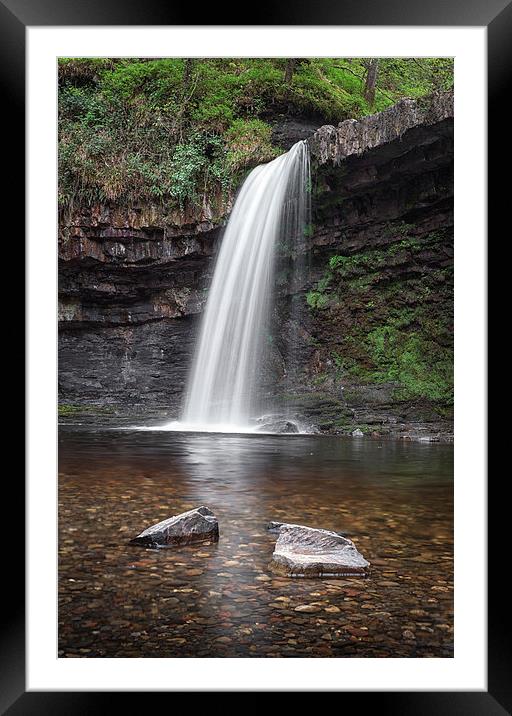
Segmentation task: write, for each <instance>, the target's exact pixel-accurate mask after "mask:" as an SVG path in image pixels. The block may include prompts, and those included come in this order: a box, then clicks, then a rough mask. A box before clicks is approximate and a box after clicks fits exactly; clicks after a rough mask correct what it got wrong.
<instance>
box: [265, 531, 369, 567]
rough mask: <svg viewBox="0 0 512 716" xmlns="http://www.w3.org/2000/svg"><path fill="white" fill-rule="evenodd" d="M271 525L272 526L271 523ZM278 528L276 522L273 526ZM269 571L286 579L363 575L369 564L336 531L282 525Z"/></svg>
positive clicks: (352, 545)
mask: <svg viewBox="0 0 512 716" xmlns="http://www.w3.org/2000/svg"><path fill="white" fill-rule="evenodd" d="M271 524H272V523H271ZM273 524H275V525H279V523H273ZM274 529H278V530H279V537H278V539H277V542H276V546H275V549H274V554H273V555H272V562H271V568H272V569H273V571H275V572H277V573H278V574H282V575H284V576H287V577H345V576H352V575H360V576H364V575H366V574H367V572H368V568H369V566H370V563H369V562H367V561H366V559H365V558H364V557H363V556H362V554H360V553H359V552H358V550H357V548H356V546H355V544H354V543H353V542H352V541H351V540H349V539H347V538H346V537H342V536H341V535H339V534H337V533H336V532H330V531H329V530H322V529H315V528H313V527H305V526H303V525H289V524H282V525H280V526H277V527H274Z"/></svg>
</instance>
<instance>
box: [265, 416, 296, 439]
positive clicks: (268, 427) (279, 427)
mask: <svg viewBox="0 0 512 716" xmlns="http://www.w3.org/2000/svg"><path fill="white" fill-rule="evenodd" d="M258 423H259V426H258V432H262V433H275V434H277V435H290V434H293V433H300V432H301V431H300V428H299V425H298V424H297V423H296V422H294V421H293V420H289V419H288V418H283V417H281V416H279V415H264V416H263V417H261V418H259V419H258Z"/></svg>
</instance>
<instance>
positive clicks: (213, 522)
mask: <svg viewBox="0 0 512 716" xmlns="http://www.w3.org/2000/svg"><path fill="white" fill-rule="evenodd" d="M218 539H219V523H218V521H217V518H216V517H215V515H214V514H213V512H212V511H211V510H209V509H208V508H207V507H198V508H196V509H194V510H189V511H188V512H182V513H181V514H179V515H175V516H174V517H170V518H169V519H167V520H163V521H162V522H158V523H157V524H156V525H152V526H151V527H148V528H147V529H146V530H144V532H141V533H140V534H139V535H137V537H134V538H133V539H132V540H130V543H131V544H138V545H142V546H144V547H171V546H175V545H182V544H191V543H194V542H205V541H207V540H208V541H210V542H217V541H218Z"/></svg>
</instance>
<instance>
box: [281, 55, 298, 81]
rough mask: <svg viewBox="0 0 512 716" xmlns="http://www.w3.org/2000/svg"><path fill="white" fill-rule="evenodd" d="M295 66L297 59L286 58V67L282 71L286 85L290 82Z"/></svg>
mask: <svg viewBox="0 0 512 716" xmlns="http://www.w3.org/2000/svg"><path fill="white" fill-rule="evenodd" d="M296 66H297V59H295V58H294V59H291V58H290V59H288V60H286V69H285V71H284V81H285V83H286V84H287V85H291V83H292V77H293V73H294V71H295V67H296Z"/></svg>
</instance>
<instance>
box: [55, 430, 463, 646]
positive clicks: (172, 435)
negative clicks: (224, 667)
mask: <svg viewBox="0 0 512 716" xmlns="http://www.w3.org/2000/svg"><path fill="white" fill-rule="evenodd" d="M288 437H289V436H283V435H261V434H257V433H254V434H250V435H240V434H225V435H218V434H215V435H212V434H208V433H202V434H201V433H194V434H193V433H181V432H172V431H169V432H161V431H159V432H155V431H140V430H138V431H133V430H98V429H96V430H91V429H83V428H82V429H81V428H80V427H79V426H78V427H74V428H68V427H66V426H61V428H60V431H59V654H60V656H63V657H73V656H75V657H76V656H78V657H80V656H82V657H85V656H92V657H182V656H183V657H202V656H206V657H274V656H281V657H332V656H334V657H343V656H346V657H351V656H352V657H353V656H357V657H451V656H452V655H453V446H452V445H446V444H421V443H413V442H405V441H394V440H382V441H381V440H365V439H360V440H357V439H352V438H347V439H345V438H340V437H328V436H315V435H294V436H293V439H292V440H290V439H288ZM201 504H205V505H207V506H208V507H210V509H212V510H213V511H214V512H215V514H216V516H217V517H218V519H219V527H220V540H219V542H218V543H217V544H211V545H200V544H199V545H195V546H188V547H181V548H179V549H161V550H156V551H155V550H149V549H144V548H140V547H133V546H130V545H129V544H128V541H129V539H130V538H131V537H133V536H135V535H136V534H138V533H139V532H140V531H141V530H142V529H143V528H145V527H148V526H149V525H151V524H154V523H155V522H157V521H159V520H162V519H165V518H167V517H169V516H171V515H173V514H178V513H180V512H183V511H185V510H187V509H191V508H193V507H197V506H199V505H201ZM270 520H277V521H291V522H298V523H300V524H306V525H310V526H313V527H325V528H327V529H334V530H340V531H344V532H346V533H347V534H348V536H349V537H350V539H352V540H353V541H354V542H355V544H356V546H357V548H358V549H359V550H360V551H361V553H362V554H363V555H364V556H365V557H366V558H367V559H368V560H369V561H370V562H371V572H370V576H369V577H368V578H366V579H359V578H353V577H352V578H342V579H301V580H297V579H295V580H294V579H287V578H283V577H277V576H276V575H274V574H273V573H272V572H271V571H270V570H269V568H268V565H269V562H270V559H271V555H272V551H273V545H274V543H275V539H276V536H275V534H271V533H269V532H268V531H267V530H266V524H267V523H268V522H269V521H270Z"/></svg>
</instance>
